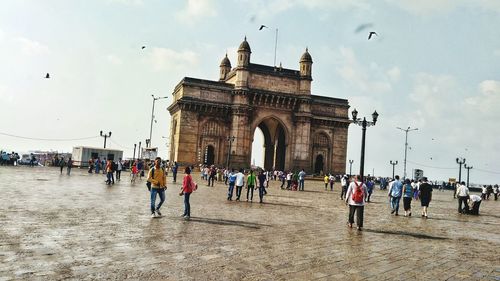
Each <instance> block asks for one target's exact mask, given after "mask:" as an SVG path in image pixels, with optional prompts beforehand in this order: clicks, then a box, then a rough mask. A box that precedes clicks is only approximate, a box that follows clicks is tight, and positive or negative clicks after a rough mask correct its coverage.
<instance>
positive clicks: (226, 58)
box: [220, 54, 231, 67]
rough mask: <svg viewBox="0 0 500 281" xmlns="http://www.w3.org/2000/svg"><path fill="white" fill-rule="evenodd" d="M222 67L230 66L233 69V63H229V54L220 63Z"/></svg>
mask: <svg viewBox="0 0 500 281" xmlns="http://www.w3.org/2000/svg"><path fill="white" fill-rule="evenodd" d="M220 66H229V67H231V62H230V61H229V58H228V57H227V54H226V56H225V57H224V58H223V59H222V61H221V62H220Z"/></svg>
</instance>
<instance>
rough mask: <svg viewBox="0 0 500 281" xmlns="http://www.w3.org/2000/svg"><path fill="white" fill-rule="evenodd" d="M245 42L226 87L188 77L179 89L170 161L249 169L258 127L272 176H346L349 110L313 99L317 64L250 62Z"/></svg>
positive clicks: (225, 64)
mask: <svg viewBox="0 0 500 281" xmlns="http://www.w3.org/2000/svg"><path fill="white" fill-rule="evenodd" d="M250 54H251V50H250V46H249V44H248V42H247V41H246V38H245V40H244V41H243V42H242V43H241V45H240V47H239V49H238V61H237V65H236V67H234V68H231V63H230V61H229V59H228V58H227V55H226V57H225V58H224V59H223V60H222V62H221V65H220V79H219V81H209V80H202V79H195V78H189V77H185V78H184V79H183V80H182V81H181V82H180V83H179V84H178V85H177V86H176V87H175V89H174V92H173V103H172V105H170V106H169V108H168V110H169V112H170V114H171V116H172V124H171V134H170V143H171V152H170V159H172V160H176V161H178V162H179V163H181V164H184V165H191V164H194V165H196V164H215V165H220V166H226V165H227V164H226V163H227V161H228V151H229V146H230V143H229V141H228V137H229V136H234V137H235V138H234V141H233V142H232V143H231V152H230V154H231V155H230V166H231V167H233V168H240V167H242V168H244V167H249V166H250V161H251V155H252V142H253V137H254V133H255V130H256V128H257V127H258V128H260V129H261V130H262V132H263V134H264V142H265V144H264V154H265V155H264V168H265V169H273V168H275V169H280V170H283V169H285V170H289V169H301V168H304V169H305V170H306V172H308V173H319V172H320V171H322V172H325V173H327V172H333V173H335V174H341V173H345V166H346V152H347V129H348V126H349V124H350V121H349V118H348V109H349V103H348V101H347V100H345V99H337V98H329V97H323V96H315V95H311V82H312V63H313V62H312V58H311V55H310V54H309V52H308V50H307V49H306V52H305V53H304V54H303V55H302V57H301V59H300V63H299V67H300V69H299V70H292V69H284V68H282V67H271V66H265V65H259V64H253V63H250Z"/></svg>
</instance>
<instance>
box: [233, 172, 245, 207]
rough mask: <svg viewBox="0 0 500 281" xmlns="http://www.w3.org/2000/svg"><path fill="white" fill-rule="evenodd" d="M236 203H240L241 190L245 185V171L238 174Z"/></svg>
mask: <svg viewBox="0 0 500 281" xmlns="http://www.w3.org/2000/svg"><path fill="white" fill-rule="evenodd" d="M235 185H236V201H240V196H241V190H242V189H243V185H245V175H244V174H243V169H240V171H239V172H238V173H237V174H236V184H235Z"/></svg>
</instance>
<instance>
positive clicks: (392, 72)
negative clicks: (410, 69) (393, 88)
mask: <svg viewBox="0 0 500 281" xmlns="http://www.w3.org/2000/svg"><path fill="white" fill-rule="evenodd" d="M387 76H388V77H389V78H390V79H391V81H393V82H397V81H399V78H400V77H401V70H399V67H397V66H394V67H393V68H391V69H389V70H388V71H387Z"/></svg>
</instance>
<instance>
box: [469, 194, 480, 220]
mask: <svg viewBox="0 0 500 281" xmlns="http://www.w3.org/2000/svg"><path fill="white" fill-rule="evenodd" d="M469 204H471V206H470V207H471V210H470V211H469V214H471V215H476V216H478V215H479V206H480V205H481V197H479V196H477V195H475V194H473V195H471V196H469Z"/></svg>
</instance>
